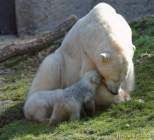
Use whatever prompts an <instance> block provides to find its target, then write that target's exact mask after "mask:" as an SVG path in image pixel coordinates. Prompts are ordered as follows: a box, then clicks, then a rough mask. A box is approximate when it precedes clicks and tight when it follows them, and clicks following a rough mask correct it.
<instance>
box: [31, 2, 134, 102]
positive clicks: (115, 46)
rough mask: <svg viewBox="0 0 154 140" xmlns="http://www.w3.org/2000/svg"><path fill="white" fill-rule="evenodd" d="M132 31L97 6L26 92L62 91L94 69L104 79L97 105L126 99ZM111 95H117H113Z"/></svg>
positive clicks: (112, 11)
mask: <svg viewBox="0 0 154 140" xmlns="http://www.w3.org/2000/svg"><path fill="white" fill-rule="evenodd" d="M134 48H135V47H134V45H133V44H132V32H131V29H130V27H129V25H128V24H127V22H126V21H125V19H124V18H123V17H122V16H121V15H119V14H117V13H116V11H115V9H113V8H112V7H111V6H110V5H108V4H106V3H100V4H98V5H96V6H95V7H94V8H93V9H92V10H91V11H90V12H89V13H88V14H87V15H86V16H85V17H83V18H81V19H80V20H79V21H78V22H77V23H76V24H75V25H74V26H73V28H72V29H71V30H70V31H69V32H68V34H67V35H66V37H65V38H64V40H63V42H62V44H61V46H60V48H58V49H57V50H56V51H55V53H53V54H51V55H49V56H47V57H46V58H45V60H44V61H43V63H42V64H41V66H40V68H39V70H38V72H37V74H36V76H35V78H34V80H33V83H32V87H31V89H30V92H29V96H30V95H31V94H33V93H34V92H37V91H42V90H52V89H57V88H64V87H68V86H70V85H72V84H73V83H75V82H77V81H78V80H79V79H80V77H82V76H83V74H85V72H87V71H89V70H93V69H96V70H98V71H99V73H100V74H101V75H102V76H103V77H104V79H105V85H106V87H107V88H105V87H104V84H103V83H102V86H101V87H100V88H99V90H98V93H97V97H96V103H98V104H99V105H104V104H111V103H113V102H121V101H124V100H127V99H128V98H129V94H125V93H126V92H127V93H129V92H130V91H131V90H132V89H133V84H134V67H133V61H132V58H133V54H134ZM107 89H109V90H110V91H111V92H112V93H119V91H120V89H123V91H126V92H122V93H121V94H120V93H119V94H118V95H113V94H111V93H110V92H109V90H107Z"/></svg>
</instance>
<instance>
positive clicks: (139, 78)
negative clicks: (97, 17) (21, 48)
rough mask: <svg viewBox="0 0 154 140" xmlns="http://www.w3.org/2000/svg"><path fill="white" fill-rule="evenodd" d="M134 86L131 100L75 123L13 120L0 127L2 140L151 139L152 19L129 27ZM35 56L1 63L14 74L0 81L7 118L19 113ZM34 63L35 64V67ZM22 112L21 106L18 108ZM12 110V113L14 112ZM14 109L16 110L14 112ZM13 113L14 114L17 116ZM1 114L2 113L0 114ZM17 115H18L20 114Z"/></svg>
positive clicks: (153, 131)
mask: <svg viewBox="0 0 154 140" xmlns="http://www.w3.org/2000/svg"><path fill="white" fill-rule="evenodd" d="M131 27H132V30H133V42H134V44H135V46H136V52H135V57H134V63H135V73H136V86H135V91H134V92H133V93H132V100H131V101H129V102H126V103H122V104H119V105H113V106H111V107H110V108H109V109H107V110H105V111H103V112H101V113H98V114H96V115H95V116H94V117H92V118H84V119H82V120H80V121H75V122H64V123H62V124H60V125H59V126H58V127H55V128H52V127H49V126H48V124H38V123H35V122H30V121H26V120H25V119H24V118H23V117H21V118H19V119H16V118H15V119H13V120H12V121H10V122H8V123H7V124H6V125H4V127H3V128H0V139H1V140H51V139H52V140H70V139H71V140H79V139H81V140H87V139H88V140H95V139H102V140H103V139H106V140H110V139H111V140H116V139H117V140H132V139H134V140H150V139H154V18H144V19H142V20H140V21H138V22H134V23H132V24H131ZM38 60H39V59H38V56H33V57H30V58H27V57H25V58H24V59H22V58H15V59H13V60H11V61H8V62H5V63H3V64H1V66H2V67H5V68H11V69H12V70H13V71H15V72H14V74H6V75H4V76H3V77H2V78H1V79H2V81H3V83H4V84H3V86H0V100H11V101H13V103H15V104H12V103H11V104H9V105H8V107H7V109H6V110H7V111H4V113H6V116H9V115H10V116H13V114H12V111H11V110H13V112H16V111H17V112H18V103H20V102H23V100H24V99H25V97H26V93H27V92H28V89H29V86H30V83H31V80H32V78H33V76H34V73H35V71H36V69H37V67H38V64H39V63H40V61H38ZM34 64H35V65H34ZM19 108H20V109H19V110H20V111H21V106H20V107H19ZM14 109H15V111H14ZM16 109H17V110H16ZM17 112H16V113H17ZM2 114H3V113H2ZM19 116H20V115H19Z"/></svg>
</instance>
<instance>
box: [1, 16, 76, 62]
mask: <svg viewBox="0 0 154 140" xmlns="http://www.w3.org/2000/svg"><path fill="white" fill-rule="evenodd" d="M76 21H77V17H76V16H73V15H72V16H70V17H68V18H67V19H66V20H64V22H62V23H61V24H59V25H58V26H57V27H56V28H55V29H54V30H53V31H51V32H49V33H44V34H42V35H40V36H37V37H34V38H32V39H30V40H27V41H24V42H21V43H12V44H9V45H6V46H4V47H3V48H2V49H0V62H3V61H5V60H7V59H9V58H11V57H14V56H21V55H24V54H29V53H33V52H36V51H40V50H42V49H45V48H47V47H49V46H50V45H52V44H53V43H54V41H56V40H58V39H60V38H62V37H63V36H64V35H65V34H66V32H67V31H68V30H69V29H70V28H71V27H72V26H73V25H74V24H75V22H76ZM53 50H55V49H54V48H53Z"/></svg>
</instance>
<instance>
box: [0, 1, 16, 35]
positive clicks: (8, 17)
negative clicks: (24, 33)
mask: <svg viewBox="0 0 154 140" xmlns="http://www.w3.org/2000/svg"><path fill="white" fill-rule="evenodd" d="M4 34H16V17H15V0H0V35H4Z"/></svg>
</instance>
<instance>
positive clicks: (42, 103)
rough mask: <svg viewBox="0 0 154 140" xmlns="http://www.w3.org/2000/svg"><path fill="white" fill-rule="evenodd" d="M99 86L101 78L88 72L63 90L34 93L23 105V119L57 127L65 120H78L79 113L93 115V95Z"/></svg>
mask: <svg viewBox="0 0 154 140" xmlns="http://www.w3.org/2000/svg"><path fill="white" fill-rule="evenodd" d="M100 84H101V76H100V75H99V74H98V73H97V72H96V71H89V72H86V73H85V75H84V76H83V77H82V78H81V80H80V81H79V82H77V83H75V84H73V85H72V86H70V87H68V88H66V89H64V90H63V89H57V90H52V91H39V92H36V93H34V94H32V95H31V96H29V97H28V99H27V101H26V103H25V105H24V114H25V117H26V118H27V119H29V120H35V121H39V122H46V121H48V120H49V123H50V124H51V125H57V124H58V123H60V122H62V121H65V120H76V119H79V118H80V113H81V111H82V112H84V111H85V112H86V111H89V112H91V113H94V112H95V93H96V89H97V88H98V86H99V85H100ZM50 116H51V117H50ZM49 118H50V119H49Z"/></svg>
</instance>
